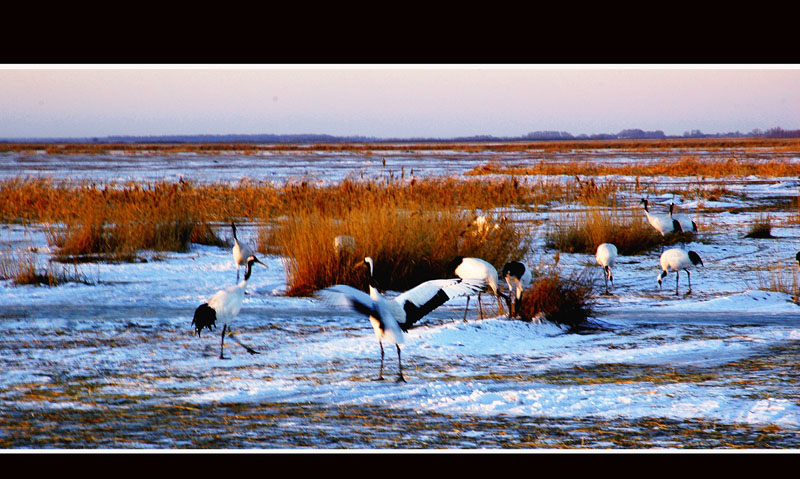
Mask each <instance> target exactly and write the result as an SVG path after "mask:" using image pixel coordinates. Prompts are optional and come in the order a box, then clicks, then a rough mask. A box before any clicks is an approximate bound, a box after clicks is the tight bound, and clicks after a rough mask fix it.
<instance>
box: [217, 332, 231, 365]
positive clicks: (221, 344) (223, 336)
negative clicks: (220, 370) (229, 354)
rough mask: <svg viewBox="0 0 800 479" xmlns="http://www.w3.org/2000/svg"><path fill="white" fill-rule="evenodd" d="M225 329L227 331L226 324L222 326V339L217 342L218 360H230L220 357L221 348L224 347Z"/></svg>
mask: <svg viewBox="0 0 800 479" xmlns="http://www.w3.org/2000/svg"><path fill="white" fill-rule="evenodd" d="M227 329H228V325H227V324H223V325H222V338H221V339H220V341H219V358H220V359H230V358H226V357H225V356H223V355H222V351H223V348H224V347H225V331H226V330H227Z"/></svg>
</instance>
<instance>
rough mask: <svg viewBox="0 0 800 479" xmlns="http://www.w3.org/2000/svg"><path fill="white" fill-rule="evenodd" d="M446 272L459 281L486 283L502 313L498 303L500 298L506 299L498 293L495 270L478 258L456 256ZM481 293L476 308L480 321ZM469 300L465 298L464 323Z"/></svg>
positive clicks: (481, 308) (500, 305) (481, 310)
mask: <svg viewBox="0 0 800 479" xmlns="http://www.w3.org/2000/svg"><path fill="white" fill-rule="evenodd" d="M447 271H448V272H453V273H455V275H456V276H458V277H459V278H461V279H481V280H483V281H485V282H486V285H487V286H488V288H490V289H491V290H492V294H494V296H495V297H496V298H497V307H498V309H499V310H500V311H501V312H502V310H503V306H502V303H501V302H500V297H501V296H502V297H503V298H504V299H505V300H506V301H508V297H507V296H506V295H504V294H503V293H501V292H500V284H499V283H498V280H497V269H495V267H494V266H492V265H491V264H489V263H488V262H487V261H484V260H482V259H480V258H465V257H463V256H456V257H455V259H453V261H451V262H450V263H449V264H448V265H447ZM482 292H483V291H481V292H478V308H479V309H480V312H481V319H483V305H482V304H481V293H482ZM469 298H470V296H469V295H468V296H467V305H466V307H465V308H464V321H466V320H467V310H469Z"/></svg>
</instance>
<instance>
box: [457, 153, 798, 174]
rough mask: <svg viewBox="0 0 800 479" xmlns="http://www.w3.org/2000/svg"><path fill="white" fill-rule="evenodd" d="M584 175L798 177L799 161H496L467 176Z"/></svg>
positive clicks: (739, 159)
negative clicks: (505, 162) (609, 162)
mask: <svg viewBox="0 0 800 479" xmlns="http://www.w3.org/2000/svg"><path fill="white" fill-rule="evenodd" d="M489 174H493V175H497V174H506V175H548V176H556V175H570V176H574V175H583V176H609V175H619V176H636V177H647V176H653V177H659V176H667V177H675V176H687V177H704V178H728V177H742V176H759V177H769V178H774V177H797V176H798V175H800V164H797V163H792V162H788V161H770V160H758V159H747V158H700V157H697V156H681V157H680V158H677V159H667V158H665V159H662V160H659V161H652V162H636V163H629V164H625V165H618V164H608V163H601V162H596V161H570V162H559V161H537V162H534V163H531V164H527V165H505V164H502V163H500V162H497V161H494V162H489V163H486V164H484V165H480V166H478V167H476V168H474V169H473V170H471V171H469V172H467V175H489Z"/></svg>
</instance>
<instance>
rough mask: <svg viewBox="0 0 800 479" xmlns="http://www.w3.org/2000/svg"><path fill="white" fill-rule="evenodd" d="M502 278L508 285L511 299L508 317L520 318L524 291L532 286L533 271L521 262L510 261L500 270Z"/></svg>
mask: <svg viewBox="0 0 800 479" xmlns="http://www.w3.org/2000/svg"><path fill="white" fill-rule="evenodd" d="M500 276H502V277H503V278H504V279H505V280H506V284H508V291H509V299H510V301H509V303H510V304H509V308H508V309H509V311H508V317H509V318H515V317H517V316H519V311H520V308H521V307H522V291H523V290H525V288H527V287H528V286H530V285H531V281H532V280H533V276H532V275H531V269H530V268H528V266H527V265H525V263H522V262H521V261H509V262H508V263H506V264H505V265H504V266H503V269H502V270H500Z"/></svg>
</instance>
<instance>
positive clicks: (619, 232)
mask: <svg viewBox="0 0 800 479" xmlns="http://www.w3.org/2000/svg"><path fill="white" fill-rule="evenodd" d="M684 239H686V237H685V236H683V235H681V234H668V235H667V236H661V234H660V233H658V232H657V231H656V230H655V229H653V227H652V226H650V225H649V224H648V223H647V221H646V220H645V219H644V218H643V217H642V216H641V215H639V214H636V213H631V212H629V211H623V210H617V209H614V210H608V211H602V210H588V211H585V212H581V213H574V214H571V215H562V217H561V218H559V219H557V220H555V221H554V222H553V224H552V225H551V226H550V227H549V228H548V230H547V232H546V234H545V245H546V246H547V247H548V248H553V249H556V250H558V251H563V252H565V253H585V254H594V253H595V252H596V251H597V247H598V246H600V244H601V243H613V244H614V245H615V246H616V247H617V251H618V252H619V254H620V255H634V254H639V253H642V252H644V251H647V250H650V249H652V248H655V247H657V246H661V245H668V244H674V243H676V242H678V241H682V240H684Z"/></svg>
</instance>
